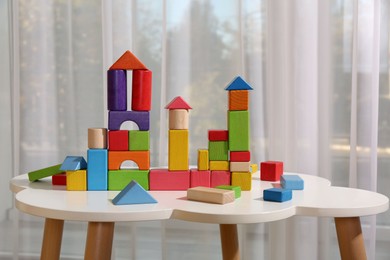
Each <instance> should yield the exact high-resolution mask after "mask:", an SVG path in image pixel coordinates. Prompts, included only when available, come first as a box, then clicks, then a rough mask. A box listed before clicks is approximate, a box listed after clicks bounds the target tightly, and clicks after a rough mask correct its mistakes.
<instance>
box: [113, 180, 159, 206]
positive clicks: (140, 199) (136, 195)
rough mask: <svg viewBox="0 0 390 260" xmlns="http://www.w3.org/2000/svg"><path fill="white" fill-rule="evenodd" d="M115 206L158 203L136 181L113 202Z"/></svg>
mask: <svg viewBox="0 0 390 260" xmlns="http://www.w3.org/2000/svg"><path fill="white" fill-rule="evenodd" d="M112 203H113V204H114V205H131V204H149V203H157V201H156V199H155V198H153V197H152V195H150V194H149V192H147V191H146V190H145V189H144V188H143V187H142V186H141V185H139V184H138V183H137V182H136V181H131V182H130V183H129V184H128V185H127V186H126V187H125V188H124V189H123V190H122V191H121V192H119V194H118V195H117V196H116V197H115V198H114V199H113V200H112Z"/></svg>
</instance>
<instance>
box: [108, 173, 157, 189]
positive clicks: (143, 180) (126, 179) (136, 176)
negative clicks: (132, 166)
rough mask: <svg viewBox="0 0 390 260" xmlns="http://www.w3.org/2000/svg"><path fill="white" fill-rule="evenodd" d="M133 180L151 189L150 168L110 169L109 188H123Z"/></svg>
mask: <svg viewBox="0 0 390 260" xmlns="http://www.w3.org/2000/svg"><path fill="white" fill-rule="evenodd" d="M132 180H134V181H136V182H138V184H139V185H141V186H142V187H143V188H144V189H145V190H149V170H146V171H143V170H117V171H108V190H123V189H124V188H125V187H126V186H127V184H129V183H130V182H131V181H132Z"/></svg>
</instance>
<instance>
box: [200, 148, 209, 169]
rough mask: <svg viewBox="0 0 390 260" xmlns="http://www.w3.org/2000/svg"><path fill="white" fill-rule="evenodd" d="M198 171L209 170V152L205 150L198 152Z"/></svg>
mask: <svg viewBox="0 0 390 260" xmlns="http://www.w3.org/2000/svg"><path fill="white" fill-rule="evenodd" d="M198 170H199V171H207V170H209V150H206V149H199V150H198Z"/></svg>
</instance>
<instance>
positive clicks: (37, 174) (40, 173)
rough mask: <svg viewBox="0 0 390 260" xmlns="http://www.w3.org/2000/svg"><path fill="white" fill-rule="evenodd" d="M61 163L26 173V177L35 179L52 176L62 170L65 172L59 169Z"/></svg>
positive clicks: (31, 179)
mask: <svg viewBox="0 0 390 260" xmlns="http://www.w3.org/2000/svg"><path fill="white" fill-rule="evenodd" d="M61 165H62V164H57V165H54V166H50V167H47V168H43V169H40V170H36V171H32V172H29V173H28V179H29V180H30V181H37V180H39V179H43V178H46V177H49V176H53V175H56V174H59V173H62V172H65V171H63V170H60V168H61Z"/></svg>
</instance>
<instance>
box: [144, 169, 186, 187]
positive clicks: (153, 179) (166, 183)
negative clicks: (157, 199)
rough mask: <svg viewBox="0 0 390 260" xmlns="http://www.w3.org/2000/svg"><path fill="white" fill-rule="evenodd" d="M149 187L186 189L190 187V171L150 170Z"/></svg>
mask: <svg viewBox="0 0 390 260" xmlns="http://www.w3.org/2000/svg"><path fill="white" fill-rule="evenodd" d="M149 187H150V190H187V189H188V188H189V187H190V171H168V170H167V169H153V170H150V173H149Z"/></svg>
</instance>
